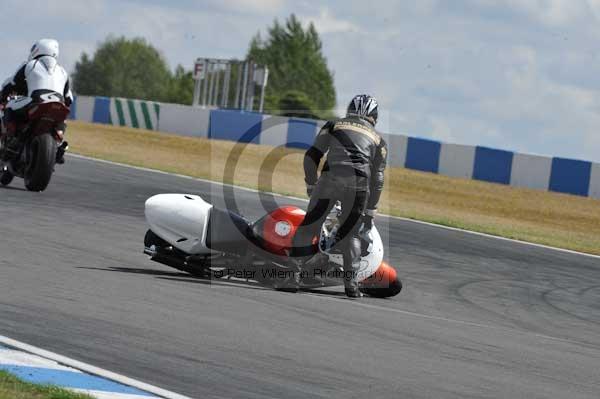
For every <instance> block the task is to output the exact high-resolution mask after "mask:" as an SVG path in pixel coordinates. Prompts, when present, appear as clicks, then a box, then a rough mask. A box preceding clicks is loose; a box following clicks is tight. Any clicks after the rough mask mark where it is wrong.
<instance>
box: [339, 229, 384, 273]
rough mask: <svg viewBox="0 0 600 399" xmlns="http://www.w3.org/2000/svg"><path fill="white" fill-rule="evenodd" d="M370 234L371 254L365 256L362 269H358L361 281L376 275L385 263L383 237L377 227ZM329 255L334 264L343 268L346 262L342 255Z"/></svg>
mask: <svg viewBox="0 0 600 399" xmlns="http://www.w3.org/2000/svg"><path fill="white" fill-rule="evenodd" d="M370 234H371V240H372V243H371V245H370V246H369V250H368V252H369V253H368V255H367V256H363V257H362V258H361V259H360V267H359V269H358V279H359V280H361V281H362V280H364V279H366V278H369V277H370V276H372V275H373V274H375V272H376V271H377V269H379V266H380V265H381V262H382V261H383V243H382V241H381V236H380V235H379V231H377V228H376V227H375V226H373V228H372V229H371V233H370ZM328 255H329V259H330V260H331V261H332V262H334V263H336V264H338V265H340V266H343V264H344V260H343V258H342V255H339V254H328Z"/></svg>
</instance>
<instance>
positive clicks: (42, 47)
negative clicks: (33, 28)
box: [28, 39, 58, 61]
mask: <svg viewBox="0 0 600 399" xmlns="http://www.w3.org/2000/svg"><path fill="white" fill-rule="evenodd" d="M43 55H49V56H50V57H54V58H58V42H57V41H56V40H54V39H40V40H38V41H37V42H35V43H34V44H33V46H32V47H31V51H30V52H29V59H28V61H31V60H33V59H35V58H38V57H41V56H43Z"/></svg>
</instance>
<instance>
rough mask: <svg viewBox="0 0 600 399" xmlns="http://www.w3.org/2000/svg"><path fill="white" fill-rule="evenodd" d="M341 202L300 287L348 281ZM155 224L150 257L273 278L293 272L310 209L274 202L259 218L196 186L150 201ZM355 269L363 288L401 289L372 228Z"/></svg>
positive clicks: (212, 274) (213, 273)
mask: <svg viewBox="0 0 600 399" xmlns="http://www.w3.org/2000/svg"><path fill="white" fill-rule="evenodd" d="M340 214H341V208H340V207H339V205H338V206H336V207H334V208H333V210H332V212H331V213H330V215H329V216H328V217H327V220H326V222H325V223H324V225H323V228H322V230H321V235H320V237H319V238H318V240H315V242H314V251H315V254H316V256H315V257H313V258H312V259H311V261H310V262H308V264H307V265H306V266H305V267H303V269H302V272H301V284H300V289H314V288H321V287H328V286H337V285H343V269H342V264H343V262H342V255H341V254H340V253H336V250H335V237H336V231H337V229H338V227H339V221H338V219H339V217H340ZM145 215H146V220H147V222H148V224H149V226H150V230H148V231H147V233H146V237H145V239H144V246H145V249H144V253H146V254H147V255H149V256H150V259H151V260H153V261H155V262H158V263H162V264H164V265H167V266H170V267H173V268H175V269H178V270H182V271H185V272H188V273H190V274H193V275H195V276H201V277H203V278H223V277H227V278H239V279H245V280H254V281H257V282H259V283H261V284H263V285H265V286H276V285H277V282H278V281H282V280H285V279H286V278H288V277H289V276H290V273H293V269H292V268H291V267H290V266H289V258H288V254H289V251H290V249H291V247H292V239H293V237H294V234H295V232H296V230H297V228H298V226H299V225H300V224H301V223H302V220H303V219H304V215H305V212H304V211H303V210H301V209H300V208H297V207H295V206H283V207H279V208H277V209H275V210H274V211H273V212H270V213H268V214H266V215H265V216H263V217H262V218H260V219H259V220H257V221H256V222H254V223H250V222H248V221H247V220H246V219H244V218H243V217H242V216H240V215H237V214H236V213H234V212H231V211H227V210H222V209H219V208H216V207H214V206H213V205H211V204H209V203H208V202H206V201H204V200H203V199H202V198H201V197H199V196H197V195H191V194H160V195H155V196H153V197H151V198H149V199H148V200H147V201H146V207H145ZM362 247H363V252H362V254H361V262H360V268H359V270H358V276H359V280H360V283H359V288H360V290H361V292H362V293H363V294H366V295H369V296H372V297H378V298H386V297H391V296H394V295H397V294H398V293H399V292H400V290H401V289H402V283H401V281H400V279H399V278H398V275H397V273H396V270H395V269H394V268H393V267H391V266H390V265H388V264H387V263H386V262H383V244H382V241H381V237H380V235H379V233H378V231H377V229H376V228H375V226H373V228H372V229H371V231H370V236H369V237H368V238H367V237H364V238H363V246H362Z"/></svg>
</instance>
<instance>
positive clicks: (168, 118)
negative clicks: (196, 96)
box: [158, 103, 210, 137]
mask: <svg viewBox="0 0 600 399" xmlns="http://www.w3.org/2000/svg"><path fill="white" fill-rule="evenodd" d="M209 124H210V110H209V109H203V108H198V107H190V106H186V105H179V104H164V103H161V104H160V115H159V118H158V130H160V131H163V132H170V133H175V134H180V135H183V136H193V137H208V131H209Z"/></svg>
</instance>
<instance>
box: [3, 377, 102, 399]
mask: <svg viewBox="0 0 600 399" xmlns="http://www.w3.org/2000/svg"><path fill="white" fill-rule="evenodd" d="M0 399H93V398H92V397H91V396H89V395H84V394H80V393H75V392H72V391H68V390H65V389H61V388H57V387H55V386H51V385H36V384H31V383H28V382H24V381H21V380H20V379H18V378H17V377H15V376H13V375H12V374H10V373H7V372H6V371H2V370H0Z"/></svg>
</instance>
